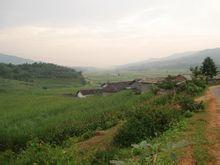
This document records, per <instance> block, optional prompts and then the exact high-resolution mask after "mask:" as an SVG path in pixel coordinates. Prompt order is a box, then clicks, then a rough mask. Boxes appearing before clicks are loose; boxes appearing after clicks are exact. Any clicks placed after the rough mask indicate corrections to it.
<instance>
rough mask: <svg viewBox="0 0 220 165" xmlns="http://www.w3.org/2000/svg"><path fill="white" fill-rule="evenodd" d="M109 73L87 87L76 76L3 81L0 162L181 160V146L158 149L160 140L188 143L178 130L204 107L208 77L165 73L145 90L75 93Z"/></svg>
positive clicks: (181, 130)
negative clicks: (83, 95) (201, 98)
mask: <svg viewBox="0 0 220 165" xmlns="http://www.w3.org/2000/svg"><path fill="white" fill-rule="evenodd" d="M12 71H13V70H12ZM73 72H74V71H73ZM37 73H39V72H38V71H37ZM53 74H54V73H53ZM74 74H75V73H74ZM79 74H80V73H79ZM98 76H100V75H98ZM130 76H132V75H130ZM89 78H91V77H86V79H87V80H88V79H89ZM93 78H94V77H93ZM106 78H107V77H106V76H100V78H95V79H96V80H97V81H89V82H87V83H86V84H85V82H84V81H78V79H75V78H74V77H71V76H70V77H56V78H54V77H46V78H40V77H31V81H30V80H28V81H23V80H16V76H15V77H12V78H11V79H6V78H1V79H0V114H1V115H0V130H1V132H0V149H1V151H0V163H5V164H33V163H36V164H59V163H63V162H65V163H69V164H108V163H109V162H111V161H113V162H114V161H115V162H123V163H127V164H129V163H132V164H133V163H135V164H142V163H144V164H151V163H152V162H154V161H156V162H157V164H160V162H161V161H165V162H166V163H168V164H170V163H171V164H172V163H177V162H178V161H179V160H180V158H181V154H182V148H181V149H180V150H177V149H176V148H171V149H170V148H169V149H167V150H168V151H165V152H161V151H160V146H159V144H158V143H159V142H160V143H161V144H162V145H163V147H165V148H166V145H167V144H168V143H172V145H176V143H177V144H179V143H182V142H181V141H184V140H185V139H181V138H180V135H182V134H183V131H184V129H186V127H187V123H188V120H189V119H188V118H189V117H192V116H193V115H194V114H195V113H198V112H201V111H202V110H203V109H204V108H205V104H204V103H203V102H195V101H194V97H195V96H198V95H201V94H203V92H204V90H205V89H206V87H207V84H206V81H205V80H204V79H198V78H194V79H192V80H188V81H187V80H186V78H185V77H183V76H181V75H179V76H168V77H166V78H165V79H164V80H163V81H162V82H161V83H157V84H156V85H151V88H150V90H148V91H147V92H144V93H137V92H135V91H133V90H131V89H127V90H122V91H120V92H117V93H111V94H104V95H101V94H97V95H93V96H89V97H86V98H82V99H80V98H77V97H75V95H74V94H75V93H76V91H77V90H79V89H82V88H94V87H96V86H97V85H99V84H100V83H102V82H103V81H108V80H107V79H106ZM118 78H119V79H120V78H122V80H125V79H124V78H126V76H125V77H124V78H123V77H118ZM112 81H113V80H112ZM179 82H181V83H180V85H177V84H179ZM160 92H162V93H160ZM183 137H184V136H183ZM173 138H174V139H175V142H174V141H173V140H174V139H173ZM187 144H188V142H186V144H185V142H184V145H187ZM147 146H148V147H150V149H149V148H148V147H147ZM148 149H149V150H148ZM198 152H200V151H198ZM170 153H172V154H171V155H172V156H170ZM155 154H156V155H157V159H156V160H154V159H155V158H154V156H155Z"/></svg>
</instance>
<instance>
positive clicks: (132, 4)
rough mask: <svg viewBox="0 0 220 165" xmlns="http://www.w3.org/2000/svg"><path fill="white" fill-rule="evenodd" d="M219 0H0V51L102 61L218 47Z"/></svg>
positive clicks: (61, 60)
mask: <svg viewBox="0 0 220 165" xmlns="http://www.w3.org/2000/svg"><path fill="white" fill-rule="evenodd" d="M219 6H220V1H219V0H0V52H1V53H5V54H12V55H16V56H20V57H24V58H29V59H33V60H36V61H45V62H53V63H56V64H61V65H67V66H96V67H108V66H112V65H113V66H114V65H121V64H126V63H133V62H137V61H142V60H147V59H151V58H160V57H165V56H168V55H171V54H173V53H178V52H185V51H193V50H201V49H206V48H216V47H220V9H219Z"/></svg>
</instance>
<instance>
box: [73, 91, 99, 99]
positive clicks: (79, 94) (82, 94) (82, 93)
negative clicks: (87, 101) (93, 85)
mask: <svg viewBox="0 0 220 165" xmlns="http://www.w3.org/2000/svg"><path fill="white" fill-rule="evenodd" d="M97 94H102V89H81V90H79V91H77V92H76V96H77V97H79V98H84V97H87V96H92V95H97Z"/></svg>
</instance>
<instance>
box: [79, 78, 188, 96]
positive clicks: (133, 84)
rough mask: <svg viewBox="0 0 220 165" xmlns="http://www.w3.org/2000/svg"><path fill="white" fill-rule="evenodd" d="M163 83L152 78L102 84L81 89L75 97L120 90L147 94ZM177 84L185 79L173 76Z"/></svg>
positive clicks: (162, 79) (159, 79)
mask: <svg viewBox="0 0 220 165" xmlns="http://www.w3.org/2000/svg"><path fill="white" fill-rule="evenodd" d="M163 81H165V79H164V78H154V79H135V80H133V81H123V82H111V83H104V84H102V85H101V86H100V87H99V88H96V89H81V90H79V91H77V93H76V96H77V97H79V98H83V97H87V96H91V95H98V94H102V95H104V94H108V93H116V92H120V91H122V90H126V89H131V90H134V91H135V92H137V93H143V92H147V91H149V90H150V89H151V87H152V85H153V84H159V83H161V82H163ZM172 81H175V82H176V83H177V84H181V83H183V82H186V78H185V77H184V76H182V75H178V76H174V77H173V80H172Z"/></svg>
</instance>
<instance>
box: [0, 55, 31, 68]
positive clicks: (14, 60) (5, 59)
mask: <svg viewBox="0 0 220 165" xmlns="http://www.w3.org/2000/svg"><path fill="white" fill-rule="evenodd" d="M33 62H34V61H33V60H30V59H24V58H21V57H17V56H12V55H6V54H1V53H0V63H6V64H9V63H11V64H14V65H18V64H24V63H33Z"/></svg>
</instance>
